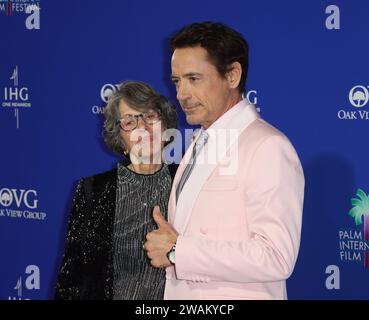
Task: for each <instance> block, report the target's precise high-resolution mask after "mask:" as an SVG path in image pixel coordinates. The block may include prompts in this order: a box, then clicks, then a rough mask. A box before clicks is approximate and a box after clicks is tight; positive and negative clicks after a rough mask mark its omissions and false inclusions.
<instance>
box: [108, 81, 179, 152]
mask: <svg viewBox="0 0 369 320" xmlns="http://www.w3.org/2000/svg"><path fill="white" fill-rule="evenodd" d="M121 100H123V101H124V102H125V103H126V104H127V105H128V106H129V107H131V108H132V109H134V110H136V111H140V112H146V111H148V110H150V109H153V110H155V111H158V112H159V114H160V115H161V121H162V123H163V126H164V130H166V129H175V128H177V119H178V118H177V111H176V107H175V105H174V104H172V103H171V102H169V101H168V100H167V98H165V97H164V96H162V95H161V94H159V93H158V92H156V91H155V90H154V89H153V88H152V87H150V86H149V85H148V84H146V83H144V82H138V81H125V82H123V83H121V84H120V85H119V86H118V89H117V90H116V91H115V92H114V93H113V94H112V95H111V97H110V98H109V101H108V104H107V105H106V107H105V109H104V116H105V122H104V131H103V136H104V141H105V143H106V144H107V146H108V147H109V148H110V149H111V150H112V151H113V152H115V153H118V154H119V155H122V154H123V153H124V150H125V147H124V144H123V141H122V138H121V135H120V126H119V123H117V120H119V119H120V117H121V115H120V111H119V103H120V101H121Z"/></svg>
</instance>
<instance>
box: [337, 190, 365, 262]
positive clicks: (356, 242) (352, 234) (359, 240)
mask: <svg viewBox="0 0 369 320" xmlns="http://www.w3.org/2000/svg"><path fill="white" fill-rule="evenodd" d="M351 204H352V208H351V209H350V211H349V212H348V215H349V216H350V217H352V218H353V219H354V222H355V226H356V227H359V226H361V225H363V229H362V230H360V229H348V230H340V231H339V238H340V250H341V251H340V257H341V260H344V261H352V262H363V264H364V267H365V268H369V196H368V195H367V194H366V193H365V192H364V190H362V189H357V191H356V198H352V199H351Z"/></svg>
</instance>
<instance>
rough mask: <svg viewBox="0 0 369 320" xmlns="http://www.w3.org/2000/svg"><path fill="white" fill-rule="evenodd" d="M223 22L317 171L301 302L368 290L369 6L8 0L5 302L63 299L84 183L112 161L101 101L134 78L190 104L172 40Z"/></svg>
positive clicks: (251, 82)
mask: <svg viewBox="0 0 369 320" xmlns="http://www.w3.org/2000/svg"><path fill="white" fill-rule="evenodd" d="M207 20H212V21H220V22H223V23H226V24H228V25H230V26H232V27H233V28H235V29H236V30H238V31H239V32H241V33H242V34H243V35H244V36H245V38H246V39H247V41H248V42H249V46H250V69H249V77H248V82H247V98H248V99H249V100H250V102H252V103H255V104H257V106H258V110H259V112H260V113H261V115H262V117H263V118H264V119H266V120H267V121H268V122H270V123H272V124H273V125H274V126H276V127H277V128H279V129H280V130H282V131H283V132H285V133H286V135H287V136H288V137H289V138H290V140H291V141H292V143H293V144H294V146H295V148H296V150H297V152H298V154H299V156H300V158H301V162H302V164H303V167H304V172H305V177H306V189H305V190H306V192H305V204H304V213H303V229H302V240H301V247H300V253H299V257H298V261H297V264H296V268H295V270H294V273H293V275H292V276H291V278H290V279H289V280H288V282H287V285H288V293H289V298H290V299H369V285H368V284H369V196H368V194H369V166H368V164H369V42H368V39H369V2H368V1H366V0H352V1H343V0H342V1H339V0H334V1H325V0H320V1H308V0H299V1H296V0H282V1H272V0H270V1H268V0H264V1H259V0H228V1H219V0H218V1H215V0H211V1H210V0H204V1H199V0H187V1H185V2H176V1H169V0H168V1H159V0H157V1H152V0H150V1H149V0H147V1H146V0H143V1H134V0H124V1H120V0H115V1H114V0H106V1H50V0H48V1H46V0H0V30H1V38H0V136H1V139H0V140H1V142H0V240H1V242H0V243H1V250H0V299H4V300H8V299H10V300H24V299H52V298H53V295H54V285H55V281H56V277H57V273H58V270H59V267H60V263H61V259H62V254H63V250H64V241H65V235H66V230H67V220H68V215H69V210H70V207H71V202H72V197H73V193H74V190H75V187H76V183H77V181H78V180H79V179H80V178H81V177H85V176H90V175H93V174H95V173H98V172H103V171H106V170H109V169H111V168H113V167H114V166H115V165H116V162H117V161H119V160H120V158H119V157H117V156H115V155H114V154H112V153H111V152H110V151H109V150H108V149H107V148H106V147H105V145H104V142H103V139H102V135H101V132H102V124H103V115H102V112H103V108H104V105H105V103H106V101H107V99H108V97H109V95H110V94H111V93H112V92H113V91H114V90H115V89H116V85H117V84H119V83H120V82H122V81H123V80H140V81H144V82H147V83H149V84H151V85H152V86H153V87H154V88H155V89H157V90H158V91H160V92H161V93H162V94H164V95H166V96H168V97H169V98H170V99H171V100H172V101H173V102H175V103H176V104H177V106H178V110H179V112H180V129H181V131H184V130H185V129H186V128H188V125H187V124H186V121H185V118H184V116H183V113H182V111H180V108H179V105H178V102H177V100H176V93H175V88H174V86H173V85H172V83H171V81H170V52H169V45H168V40H169V37H170V36H171V35H172V34H173V33H174V32H175V31H177V30H178V29H179V28H181V27H182V26H184V25H186V24H189V23H191V22H197V21H207Z"/></svg>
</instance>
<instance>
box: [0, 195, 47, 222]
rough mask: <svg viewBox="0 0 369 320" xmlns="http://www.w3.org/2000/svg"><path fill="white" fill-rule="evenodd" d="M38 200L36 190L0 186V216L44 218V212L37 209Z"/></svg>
mask: <svg viewBox="0 0 369 320" xmlns="http://www.w3.org/2000/svg"><path fill="white" fill-rule="evenodd" d="M38 202H39V200H38V194H37V191H36V190H32V189H29V190H26V189H10V188H0V218H2V217H8V218H16V219H27V220H45V218H46V213H45V212H41V211H39V208H38ZM35 210H37V211H35Z"/></svg>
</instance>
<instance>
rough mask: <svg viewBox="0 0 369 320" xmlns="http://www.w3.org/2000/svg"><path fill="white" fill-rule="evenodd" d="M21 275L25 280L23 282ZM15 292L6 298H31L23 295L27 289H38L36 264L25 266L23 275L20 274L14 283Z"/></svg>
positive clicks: (38, 277)
mask: <svg viewBox="0 0 369 320" xmlns="http://www.w3.org/2000/svg"><path fill="white" fill-rule="evenodd" d="M23 277H24V278H25V281H24V282H23ZM14 290H15V291H16V294H14V295H12V296H9V297H8V300H31V299H30V298H27V297H25V295H26V294H27V293H29V291H33V290H40V268H39V267H38V266H36V265H29V266H27V267H26V270H25V272H24V275H23V274H21V275H20V276H19V277H18V279H17V281H16V284H15V287H14Z"/></svg>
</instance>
